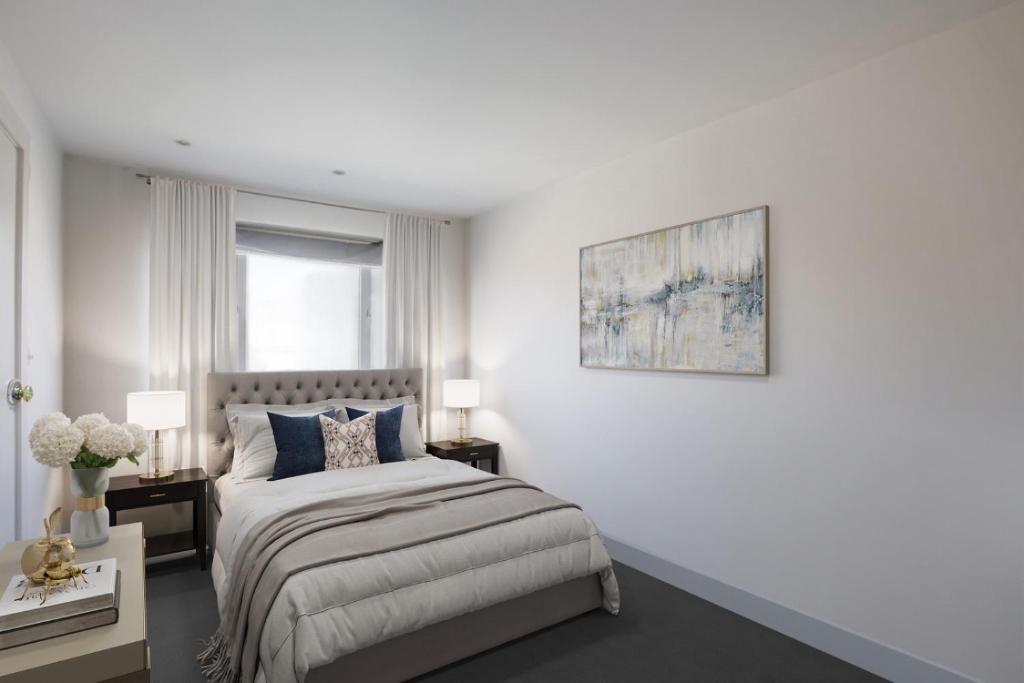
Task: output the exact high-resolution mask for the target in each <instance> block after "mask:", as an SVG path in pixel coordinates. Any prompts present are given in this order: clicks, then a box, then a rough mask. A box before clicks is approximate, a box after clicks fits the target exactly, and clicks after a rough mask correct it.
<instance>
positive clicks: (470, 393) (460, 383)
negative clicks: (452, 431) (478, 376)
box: [444, 379, 480, 445]
mask: <svg viewBox="0 0 1024 683" xmlns="http://www.w3.org/2000/svg"><path fill="white" fill-rule="evenodd" d="M478 405H480V382H478V381H477V380H475V379H446V380H445V381H444V407H445V408H458V409H459V436H458V438H456V439H452V443H453V444H456V445H462V444H467V443H473V439H471V438H468V437H467V436H466V408H475V407H477V406H478Z"/></svg>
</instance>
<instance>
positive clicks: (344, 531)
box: [199, 478, 617, 683]
mask: <svg viewBox="0 0 1024 683" xmlns="http://www.w3.org/2000/svg"><path fill="white" fill-rule="evenodd" d="M572 507H576V506H575V505H572V504H571V503H567V502H565V501H562V500H559V499H558V498H555V497H554V496H551V495H548V494H546V493H544V492H542V491H540V490H538V489H536V488H535V487H532V486H529V485H528V484H525V483H523V482H522V481H519V480H517V479H509V478H494V479H487V480H484V481H470V482H462V483H457V484H454V485H453V484H452V483H450V482H448V483H444V484H423V485H420V486H417V487H414V488H411V489H403V490H399V491H388V492H382V493H375V494H369V495H365V496H361V497H358V498H353V497H347V498H345V499H343V500H337V499H328V500H321V501H317V502H315V503H311V504H309V505H305V506H303V507H300V508H298V509H292V510H288V511H286V512H283V513H280V514H276V515H271V516H269V517H267V518H266V519H264V520H263V521H262V522H261V523H259V524H257V525H256V526H254V527H253V528H252V529H251V530H250V531H249V532H248V533H247V535H246V537H245V540H244V542H243V543H242V544H241V545H240V548H241V550H240V551H239V552H238V553H237V554H236V556H235V557H234V558H233V562H232V571H231V574H230V576H231V582H230V585H229V586H228V593H227V600H226V602H225V607H224V612H223V614H222V616H221V626H220V628H219V629H218V631H217V633H216V634H215V635H214V637H213V638H212V639H211V641H210V643H209V645H208V647H207V648H206V650H204V652H203V653H201V654H200V656H199V661H200V662H201V663H202V664H203V665H204V666H203V673H204V674H205V675H206V676H207V678H208V679H209V680H211V681H214V682H215V683H235V682H236V681H241V682H242V683H251V681H253V680H254V678H255V676H256V672H257V670H258V667H259V658H260V641H261V635H262V632H263V629H264V627H265V625H266V623H267V621H268V619H269V618H270V617H271V611H272V609H273V607H274V601H275V600H276V599H277V597H278V595H279V594H281V592H282V589H283V588H284V586H285V582H286V581H288V579H289V578H290V577H293V576H296V575H298V574H301V573H302V572H306V571H308V570H312V569H315V568H317V567H323V566H325V565H332V564H336V563H339V562H344V561H348V560H354V559H357V558H363V557H367V556H370V555H375V554H380V553H386V552H392V551H397V550H401V549H408V548H412V547H414V546H418V545H422V544H426V543H430V542H432V541H437V540H440V539H445V538H452V537H455V536H458V535H461V534H466V533H469V532H472V531H474V530H478V529H483V528H487V527H491V526H494V525H498V524H503V523H506V522H510V521H513V520H519V519H523V518H525V517H528V516H532V515H540V514H542V513H545V512H550V511H554V510H560V509H563V508H572ZM385 517H386V518H387V520H386V522H387V523H376V524H361V523H362V522H370V521H371V520H377V521H378V522H380V521H381V518H385ZM609 573H610V569H609ZM424 580H427V581H429V580H431V579H430V577H425V579H424ZM611 581H612V582H614V577H612V579H611ZM440 598H441V599H442V600H443V596H440ZM614 600H615V602H616V606H617V595H616V596H614Z"/></svg>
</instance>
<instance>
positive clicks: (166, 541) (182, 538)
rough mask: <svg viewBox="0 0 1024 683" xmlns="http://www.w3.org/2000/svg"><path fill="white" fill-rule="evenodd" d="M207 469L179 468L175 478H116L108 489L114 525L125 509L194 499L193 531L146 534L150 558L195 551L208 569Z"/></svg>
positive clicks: (202, 566)
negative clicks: (160, 534) (158, 534)
mask: <svg viewBox="0 0 1024 683" xmlns="http://www.w3.org/2000/svg"><path fill="white" fill-rule="evenodd" d="M206 481H207V479H206V472H205V471H204V470H203V469H202V468H201V467H195V468H193V469H190V470H176V471H175V472H174V479H170V480H166V481H159V482H156V483H149V482H145V481H143V480H140V479H139V477H138V475H130V476H126V477H112V478H111V479H110V487H109V488H108V489H107V509H108V510H110V526H115V525H116V524H117V513H118V512H120V511H121V510H132V509H135V508H143V507H149V506H151V505H164V504H166V503H180V502H183V501H186V500H190V501H192V530H191V531H181V532H178V533H174V534H164V535H162V536H147V537H146V557H155V556H156V555H167V554H169V553H180V552H182V551H183V550H195V551H196V555H198V556H199V568H200V569H202V570H203V571H205V570H206Z"/></svg>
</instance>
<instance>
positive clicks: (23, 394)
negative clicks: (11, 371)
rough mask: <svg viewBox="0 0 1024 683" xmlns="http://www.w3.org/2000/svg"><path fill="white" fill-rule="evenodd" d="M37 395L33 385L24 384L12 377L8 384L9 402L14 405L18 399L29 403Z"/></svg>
mask: <svg viewBox="0 0 1024 683" xmlns="http://www.w3.org/2000/svg"><path fill="white" fill-rule="evenodd" d="M33 396H35V392H34V391H32V387H30V386H29V385H27V384H22V383H21V382H20V381H18V380H16V379H12V380H11V381H10V382H9V383H8V384H7V402H8V403H10V404H11V405H14V404H15V403H17V402H18V401H23V402H25V403H28V402H29V401H31V400H32V397H33Z"/></svg>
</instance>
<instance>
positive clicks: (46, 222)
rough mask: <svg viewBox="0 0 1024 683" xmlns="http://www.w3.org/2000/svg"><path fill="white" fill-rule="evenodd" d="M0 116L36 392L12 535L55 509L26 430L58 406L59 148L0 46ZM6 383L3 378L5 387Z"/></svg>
mask: <svg viewBox="0 0 1024 683" xmlns="http://www.w3.org/2000/svg"><path fill="white" fill-rule="evenodd" d="M0 119H3V120H4V121H5V122H8V124H9V125H12V126H14V125H17V126H18V127H19V128H21V129H22V132H23V133H24V135H25V136H27V138H28V139H27V144H26V141H22V140H19V143H20V144H23V145H24V146H26V147H27V149H28V159H27V166H28V201H27V206H26V208H25V223H24V226H23V231H22V240H23V242H22V272H23V276H22V286H21V291H22V320H21V338H22V347H21V375H22V377H21V379H22V380H23V381H24V382H25V383H27V384H30V385H31V386H32V387H33V389H35V398H34V399H33V401H32V402H31V403H27V404H23V405H22V415H21V450H20V453H19V459H20V464H19V467H20V481H19V482H18V488H19V496H20V503H19V508H20V521H19V526H20V529H19V531H18V533H19V535H20V536H22V537H24V536H34V535H38V534H40V533H42V531H41V530H42V519H43V517H44V516H45V515H46V514H48V513H49V512H50V511H51V510H52V509H53V508H54V507H56V506H57V505H60V504H61V500H62V488H63V472H62V471H60V470H54V469H51V468H48V467H44V466H43V465H40V464H39V463H37V462H36V461H35V460H33V459H32V454H31V452H30V450H29V448H28V432H29V429H31V426H32V423H33V422H34V421H35V420H36V419H37V418H38V417H40V416H42V415H45V414H47V413H50V412H53V411H56V410H60V409H61V342H60V338H61V230H60V226H61V150H60V147H59V145H58V143H57V141H56V140H55V138H54V136H53V134H52V133H51V131H50V126H49V124H48V123H47V121H46V120H45V118H44V117H43V116H42V114H41V113H40V111H39V110H38V108H37V107H36V105H35V102H34V101H33V100H32V96H31V94H30V93H29V90H28V87H27V86H26V84H25V83H24V81H23V80H22V79H21V76H20V75H19V74H18V71H17V69H16V68H15V66H14V63H13V62H12V61H11V59H10V56H9V55H8V54H7V51H6V50H5V49H4V48H3V46H2V45H0ZM8 379H9V378H6V377H5V378H2V382H3V384H4V386H5V387H6V383H7V380H8Z"/></svg>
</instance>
